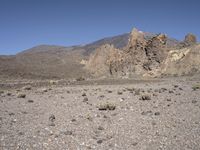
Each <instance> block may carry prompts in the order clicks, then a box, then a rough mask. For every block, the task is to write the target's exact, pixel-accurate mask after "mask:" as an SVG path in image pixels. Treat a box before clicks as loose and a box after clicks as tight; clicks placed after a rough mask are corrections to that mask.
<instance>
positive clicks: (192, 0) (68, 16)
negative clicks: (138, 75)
mask: <svg viewBox="0 0 200 150" xmlns="http://www.w3.org/2000/svg"><path fill="white" fill-rule="evenodd" d="M199 6H200V1H199V0H0V55H10V54H16V53H18V52H20V51H23V50H25V49H28V48H31V47H34V46H37V45H42V44H49V45H61V46H72V45H81V44H87V43H90V42H93V41H96V40H99V39H102V38H104V37H110V36H114V35H120V34H123V33H128V32H130V31H131V30H132V28H134V27H136V28H138V29H139V30H142V31H146V32H153V33H166V34H167V35H168V36H170V37H173V38H176V39H178V40H183V39H184V36H185V35H186V34H187V33H193V34H195V35H196V36H197V38H198V39H199V38H200V9H199Z"/></svg>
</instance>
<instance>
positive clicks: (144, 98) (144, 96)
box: [141, 95, 151, 101]
mask: <svg viewBox="0 0 200 150" xmlns="http://www.w3.org/2000/svg"><path fill="white" fill-rule="evenodd" d="M141 100H143V101H146V100H151V96H150V95H143V96H142V97H141Z"/></svg>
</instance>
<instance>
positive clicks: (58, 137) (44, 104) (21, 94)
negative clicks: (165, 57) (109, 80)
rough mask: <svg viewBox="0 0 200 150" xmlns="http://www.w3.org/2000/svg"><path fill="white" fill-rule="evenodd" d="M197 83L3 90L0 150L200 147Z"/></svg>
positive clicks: (177, 149)
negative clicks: (195, 86)
mask: <svg viewBox="0 0 200 150" xmlns="http://www.w3.org/2000/svg"><path fill="white" fill-rule="evenodd" d="M199 83H200V82H198V81H187V80H174V79H173V80H170V79H168V80H163V81H159V82H149V83H148V82H145V83H143V82H141V83H135V84H134V83H131V84H128V83H125V84H117V85H74V86H72V85H70V86H67V85H66V86H64V85H62V86H57V85H53V86H45V87H32V86H30V87H29V86H25V87H24V88H18V89H8V90H6V91H0V93H1V94H0V149H2V150H6V149H8V150H16V149H20V150H21V149H22V150H24V149H34V150H41V149H48V150H66V149H67V150H68V149H69V150H87V149H95V150H109V149H110V150H180V149H181V150H199V149H200V89H198V88H195V89H194V88H192V87H194V85H196V84H199Z"/></svg>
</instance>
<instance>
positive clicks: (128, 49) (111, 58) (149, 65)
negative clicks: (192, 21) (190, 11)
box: [86, 28, 200, 77]
mask: <svg viewBox="0 0 200 150" xmlns="http://www.w3.org/2000/svg"><path fill="white" fill-rule="evenodd" d="M167 40H168V38H167V36H166V35H165V34H158V35H155V36H153V37H152V38H149V39H145V36H144V33H143V32H142V31H138V30H137V29H135V28H134V29H133V30H132V32H131V33H130V37H129V42H128V44H127V46H125V47H124V48H123V49H121V50H119V49H116V48H114V46H112V45H104V46H102V47H100V48H98V49H97V50H96V52H95V53H93V54H92V55H91V56H90V59H89V61H88V62H87V63H86V68H87V69H88V70H90V71H91V72H92V73H93V74H94V75H95V76H102V75H103V76H108V75H110V76H114V77H132V76H134V75H143V76H160V75H161V74H165V71H166V72H170V70H173V69H169V68H170V67H171V68H172V67H174V68H176V69H178V67H177V65H174V63H176V64H177V63H178V62H179V61H180V60H181V59H182V58H184V59H186V58H187V57H185V56H186V55H188V53H186V52H188V51H186V52H185V50H184V51H183V52H182V53H180V52H181V51H180V52H179V51H176V48H177V47H175V51H174V52H175V53H174V54H172V47H170V48H169V46H167V44H166V43H167ZM184 43H186V44H185V46H186V47H187V45H191V44H194V43H196V37H195V36H194V35H192V34H188V35H187V36H186V37H185V41H184ZM185 46H184V47H185ZM199 56H200V55H198V56H195V58H196V57H199ZM190 58H191V57H190ZM175 59H176V61H173V60H175ZM199 59H200V58H199ZM189 62H192V61H189ZM184 63H186V61H184ZM167 66H168V67H169V68H167ZM182 66H187V65H182ZM183 68H184V67H183ZM188 68H190V67H189V66H187V70H189V69H188ZM187 72H189V71H187ZM169 74H170V73H169ZM171 74H172V73H171Z"/></svg>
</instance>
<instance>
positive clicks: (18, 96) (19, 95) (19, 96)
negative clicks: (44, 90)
mask: <svg viewBox="0 0 200 150" xmlns="http://www.w3.org/2000/svg"><path fill="white" fill-rule="evenodd" d="M25 97H26V94H18V95H17V98H25Z"/></svg>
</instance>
